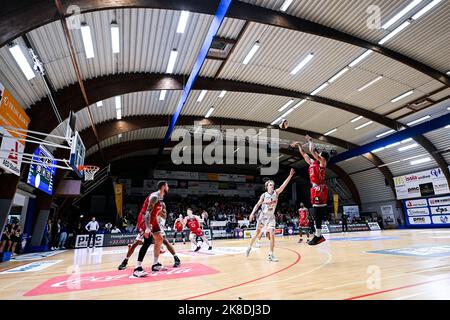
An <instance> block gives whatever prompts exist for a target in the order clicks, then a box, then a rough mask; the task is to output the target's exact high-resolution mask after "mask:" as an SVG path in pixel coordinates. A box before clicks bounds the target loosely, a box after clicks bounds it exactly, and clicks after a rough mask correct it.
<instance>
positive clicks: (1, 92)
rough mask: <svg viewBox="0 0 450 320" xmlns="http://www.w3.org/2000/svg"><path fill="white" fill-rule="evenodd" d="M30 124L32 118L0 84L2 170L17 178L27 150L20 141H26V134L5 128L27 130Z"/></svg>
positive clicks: (0, 158) (0, 153)
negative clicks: (23, 154) (24, 152)
mask: <svg viewBox="0 0 450 320" xmlns="http://www.w3.org/2000/svg"><path fill="white" fill-rule="evenodd" d="M29 123H30V118H29V117H28V115H27V114H26V113H25V110H24V109H23V108H22V107H21V106H20V104H19V103H18V102H17V101H16V99H14V97H13V96H12V95H11V93H10V92H9V91H8V90H7V89H5V87H4V86H3V84H2V83H0V135H1V137H0V139H1V144H0V168H2V169H4V170H5V171H7V172H9V173H12V174H15V175H17V176H19V175H20V166H21V163H22V153H23V151H24V149H25V142H23V141H19V140H18V139H25V138H26V134H25V133H17V132H13V131H12V130H8V129H7V128H5V127H12V128H17V129H23V130H26V129H28V124H29Z"/></svg>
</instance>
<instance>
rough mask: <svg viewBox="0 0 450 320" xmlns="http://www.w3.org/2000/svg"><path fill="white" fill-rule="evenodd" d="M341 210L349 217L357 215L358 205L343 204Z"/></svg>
mask: <svg viewBox="0 0 450 320" xmlns="http://www.w3.org/2000/svg"><path fill="white" fill-rule="evenodd" d="M342 210H343V211H344V213H345V215H346V216H347V217H349V218H353V217H359V207H358V206H343V207H342Z"/></svg>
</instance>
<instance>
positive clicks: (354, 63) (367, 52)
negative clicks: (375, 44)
mask: <svg viewBox="0 0 450 320" xmlns="http://www.w3.org/2000/svg"><path fill="white" fill-rule="evenodd" d="M372 52H373V51H372V50H367V51H365V52H364V53H363V54H362V55H360V56H359V57H358V58H356V59H355V60H353V62H352V63H350V64H349V65H348V66H349V67H351V68H353V67H354V66H356V65H357V64H358V63H360V62H361V61H363V60H364V59H365V58H367V57H368V56H369V55H370V54H371V53H372Z"/></svg>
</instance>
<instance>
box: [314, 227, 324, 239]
mask: <svg viewBox="0 0 450 320" xmlns="http://www.w3.org/2000/svg"><path fill="white" fill-rule="evenodd" d="M315 236H316V237H318V238H320V236H322V229H316V233H315Z"/></svg>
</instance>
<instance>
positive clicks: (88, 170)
mask: <svg viewBox="0 0 450 320" xmlns="http://www.w3.org/2000/svg"><path fill="white" fill-rule="evenodd" d="M78 170H80V171H83V172H84V180H86V181H91V180H94V176H95V174H96V173H97V172H98V170H100V167H97V166H79V167H78Z"/></svg>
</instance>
